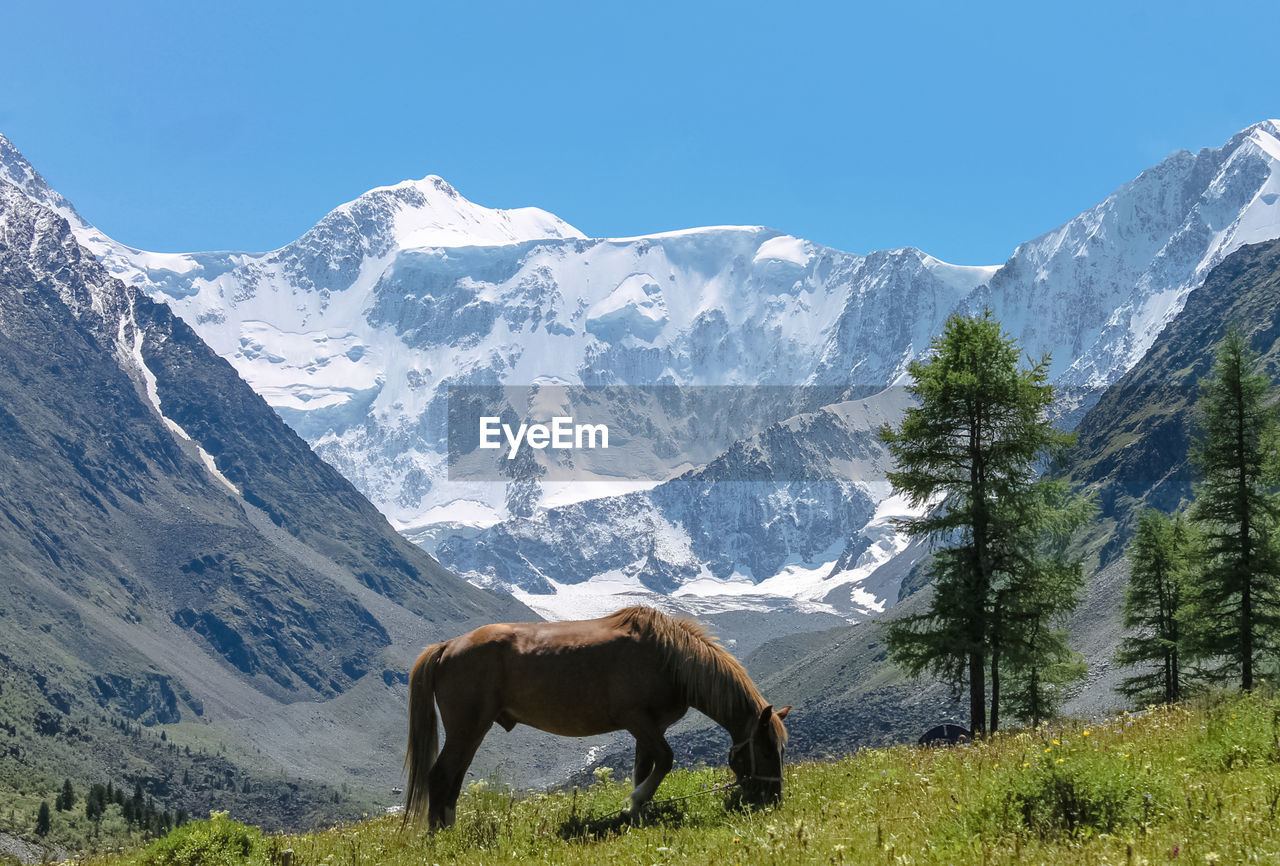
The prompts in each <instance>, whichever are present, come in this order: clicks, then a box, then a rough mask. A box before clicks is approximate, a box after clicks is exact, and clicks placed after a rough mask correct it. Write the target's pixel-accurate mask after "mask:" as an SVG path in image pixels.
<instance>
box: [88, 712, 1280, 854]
mask: <svg viewBox="0 0 1280 866" xmlns="http://www.w3.org/2000/svg"><path fill="white" fill-rule="evenodd" d="M1278 738H1280V700H1278V699H1277V698H1275V697H1274V696H1272V697H1266V698H1263V697H1256V696H1255V697H1243V698H1242V697H1236V696H1232V697H1230V698H1219V699H1217V700H1215V701H1204V702H1202V703H1200V704H1196V705H1190V706H1180V707H1174V708H1168V709H1152V710H1149V711H1147V712H1144V713H1139V714H1134V715H1121V716H1119V717H1115V718H1111V719H1108V720H1106V721H1102V722H1097V723H1089V724H1086V723H1067V724H1059V725H1054V726H1049V725H1045V726H1042V727H1040V728H1037V729H1034V730H1024V731H1018V732H1010V733H1004V734H1000V735H998V736H997V737H996V738H995V739H994V740H993V741H991V742H989V743H981V744H978V745H974V746H963V747H958V748H952V749H921V748H916V747H907V746H899V747H896V748H891V749H875V750H864V751H861V752H859V753H858V754H856V755H853V756H850V757H847V758H845V759H842V760H839V761H835V762H830V763H806V764H799V765H795V766H792V767H789V768H788V770H787V783H786V785H787V787H786V792H785V800H784V802H783V804H782V805H781V806H780V807H779V808H777V809H773V810H765V811H758V812H743V811H738V810H735V809H734V808H732V806H731V805H729V806H727V805H726V804H727V801H728V799H729V797H728V796H727V795H726V794H725V793H723V792H720V791H713V790H710V789H712V788H714V787H715V786H717V785H719V784H721V783H723V782H724V781H725V771H723V770H717V769H706V768H700V769H690V770H684V771H678V772H677V773H676V774H674V775H673V776H672V777H671V778H669V779H668V780H667V781H666V782H665V783H664V784H663V786H662V788H661V789H660V791H659V795H660V797H666V798H671V797H681V796H688V795H693V796H688V799H684V800H680V801H677V802H668V803H666V804H663V805H659V806H657V807H656V809H655V810H654V811H653V813H652V814H651V816H650V818H649V820H648V821H647V822H646V823H644V824H642V825H638V826H630V825H625V824H622V823H620V821H619V819H618V818H617V817H616V816H611V815H610V813H613V812H614V810H616V809H617V808H618V807H620V806H621V805H622V804H623V802H624V797H625V794H626V791H627V787H628V786H627V785H625V784H623V783H620V782H617V781H614V780H612V779H610V778H607V777H606V778H604V779H602V780H601V781H599V782H598V783H596V784H595V785H592V786H591V787H589V788H588V789H585V790H581V791H570V792H563V793H556V794H532V795H528V794H513V793H511V792H509V791H506V790H503V789H502V788H501V787H500V786H497V785H486V784H484V783H475V784H473V785H472V786H471V790H470V792H469V793H468V794H467V795H465V796H464V798H463V801H462V803H461V804H460V807H459V810H458V823H457V825H456V826H454V827H453V828H451V829H449V830H446V831H444V832H441V833H439V834H437V835H435V836H430V835H427V834H425V833H422V832H418V831H407V832H402V831H401V829H400V820H399V818H398V817H396V816H383V817H378V818H373V819H370V820H368V821H365V822H363V823H358V824H354V825H350V826H340V827H334V828H333V829H330V830H326V831H322V832H317V833H312V834H307V835H301V836H284V835H263V834H261V833H260V832H259V831H257V830H254V829H249V828H244V827H242V826H240V825H237V824H235V823H234V822H233V821H232V820H230V819H228V818H226V817H219V818H217V819H215V820H214V821H211V822H208V821H202V822H196V823H194V824H192V825H189V826H188V827H187V828H185V829H184V830H182V831H179V832H176V833H175V834H173V835H171V836H170V837H168V838H166V839H163V840H161V841H159V842H157V843H155V844H153V845H152V846H151V847H150V848H147V849H142V850H138V851H134V852H132V853H128V854H124V855H117V856H104V857H100V858H97V859H91V860H89V861H88V862H89V863H91V864H95V866H156V864H179V863H183V864H185V863H212V862H217V863H228V864H234V863H253V864H270V863H277V862H280V857H281V852H282V851H284V850H285V849H291V850H292V851H293V852H294V855H293V863H294V864H296V866H315V864H322V863H341V864H352V866H358V864H371V866H372V864H379V866H382V864H386V866H395V864H405V866H408V864H420V863H459V864H472V863H473V864H482V863H483V864H496V863H513V864H514V863H529V862H535V861H538V862H550V863H569V864H597V863H671V862H690V863H699V864H707V863H779V864H782V863H786V864H792V863H859V864H862V863H898V864H907V863H973V864H978V863H984V864H988V863H990V864H994V863H1023V862H1036V863H1063V864H1067V863H1071V864H1076V863H1156V862H1161V863H1163V862H1168V861H1170V860H1176V861H1177V862H1187V863H1216V862H1221V863H1236V862H1276V860H1277V858H1280V824H1277V821H1276V810H1277V804H1278V803H1280V739H1278ZM227 850H235V851H236V852H237V853H236V854H234V856H228V857H227V858H226V859H215V858H217V857H218V856H219V855H220V853H223V852H226V851H227Z"/></svg>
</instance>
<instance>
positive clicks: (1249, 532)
mask: <svg viewBox="0 0 1280 866" xmlns="http://www.w3.org/2000/svg"><path fill="white" fill-rule="evenodd" d="M1257 364H1258V358H1257V355H1256V354H1255V353H1254V352H1253V351H1252V350H1251V349H1250V348H1249V345H1248V343H1247V342H1246V341H1245V339H1244V337H1243V336H1241V334H1240V332H1239V331H1238V330H1235V329H1231V330H1229V331H1228V332H1227V335H1226V338H1225V339H1224V340H1223V341H1222V345H1221V347H1220V348H1219V350H1218V356H1217V360H1216V363H1215V365H1214V370H1213V373H1212V375H1211V376H1210V377H1209V378H1208V380H1207V381H1206V382H1205V383H1204V384H1203V385H1202V391H1201V396H1200V400H1199V402H1198V404H1197V409H1198V410H1199V415H1200V425H1201V429H1200V430H1199V431H1198V432H1197V435H1196V438H1195V440H1194V443H1193V446H1192V453H1191V457H1192V464H1193V466H1194V468H1195V470H1196V473H1197V476H1198V480H1197V484H1196V487H1195V503H1194V505H1193V506H1192V510H1191V518H1192V520H1193V521H1195V523H1196V524H1197V526H1198V527H1200V529H1201V532H1202V533H1203V537H1204V546H1203V551H1202V554H1203V560H1202V561H1203V564H1204V565H1203V568H1202V569H1201V570H1200V572H1199V574H1198V575H1197V577H1196V579H1195V581H1194V586H1193V587H1192V592H1191V596H1192V597H1191V600H1190V609H1189V613H1188V616H1187V617H1186V618H1185V623H1186V624H1187V625H1188V626H1190V627H1191V628H1190V629H1189V633H1188V634H1187V635H1186V637H1187V640H1188V644H1189V648H1190V649H1191V650H1192V653H1193V654H1194V655H1195V657H1196V658H1197V659H1198V660H1200V661H1201V662H1203V663H1204V665H1205V669H1206V671H1207V673H1209V675H1210V676H1212V677H1213V678H1215V679H1223V678H1225V677H1227V676H1234V675H1235V674H1236V673H1238V674H1239V676H1240V686H1241V688H1242V689H1244V690H1245V691H1248V690H1251V689H1252V688H1253V686H1254V680H1255V670H1256V665H1257V662H1258V659H1259V657H1260V656H1261V655H1263V654H1264V653H1269V652H1271V651H1273V650H1274V648H1275V646H1276V640H1275V636H1276V631H1277V629H1278V628H1280V594H1278V593H1277V586H1278V585H1280V580H1278V577H1280V564H1278V558H1277V550H1276V538H1275V532H1274V530H1275V526H1276V518H1277V516H1280V514H1278V510H1277V507H1276V499H1275V486H1276V481H1277V476H1278V475H1280V473H1278V472H1277V442H1278V440H1280V437H1278V435H1277V433H1278V427H1277V421H1276V413H1275V409H1274V408H1273V407H1272V406H1270V405H1268V397H1269V392H1270V387H1271V386H1270V382H1269V381H1268V380H1267V377H1266V375H1265V374H1263V373H1260V372H1257V371H1256V367H1257Z"/></svg>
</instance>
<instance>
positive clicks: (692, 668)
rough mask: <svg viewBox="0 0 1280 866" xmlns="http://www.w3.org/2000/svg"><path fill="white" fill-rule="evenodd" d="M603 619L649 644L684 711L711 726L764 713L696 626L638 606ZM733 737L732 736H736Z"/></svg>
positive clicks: (735, 668)
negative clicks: (679, 691) (655, 650)
mask: <svg viewBox="0 0 1280 866" xmlns="http://www.w3.org/2000/svg"><path fill="white" fill-rule="evenodd" d="M604 619H605V621H606V622H608V623H610V624H611V625H614V626H618V627H623V628H630V629H632V630H633V631H635V632H638V633H641V634H644V635H647V636H649V637H650V638H652V639H653V641H654V643H655V644H656V645H657V647H658V651H659V653H660V654H661V655H662V660H663V663H664V666H665V667H667V668H668V669H669V670H670V671H671V673H672V675H673V676H674V677H675V679H676V682H677V683H678V684H679V686H680V688H681V689H682V690H683V691H684V696H685V700H686V701H687V702H688V703H689V705H690V706H692V707H696V708H697V709H699V710H701V711H702V712H704V713H706V714H707V715H708V716H711V717H712V718H714V719H716V720H717V721H719V720H721V719H726V718H730V717H731V716H733V715H734V713H735V712H741V711H742V710H743V709H747V710H755V711H756V712H759V711H760V710H762V709H764V707H765V705H766V703H767V702H766V701H765V699H764V697H763V696H761V694H760V692H759V690H758V689H756V686H755V683H753V682H751V677H750V676H748V675H747V671H746V668H744V667H743V666H742V664H741V663H740V662H739V661H738V660H737V659H735V658H734V657H733V656H731V655H730V654H729V651H728V650H726V649H725V648H724V647H722V646H720V644H719V642H718V641H717V640H716V639H715V638H714V637H712V636H711V635H710V634H708V633H707V628H706V626H704V625H702V624H701V623H699V622H696V621H695V620H692V619H688V618H687V617H675V616H669V615H667V614H665V613H663V612H662V611H660V610H655V609H653V608H651V607H644V606H640V605H637V606H635V607H626V608H623V609H622V610H620V611H617V612H615V613H612V614H609V615H608V616H607V617H605V618H604ZM779 727H781V726H779ZM733 734H734V736H735V737H736V736H738V734H737V732H733ZM783 736H785V734H784V735H783Z"/></svg>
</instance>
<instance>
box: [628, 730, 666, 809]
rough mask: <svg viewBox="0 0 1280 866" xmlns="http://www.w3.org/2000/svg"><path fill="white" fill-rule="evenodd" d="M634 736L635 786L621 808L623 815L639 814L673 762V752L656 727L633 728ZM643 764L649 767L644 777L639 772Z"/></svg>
mask: <svg viewBox="0 0 1280 866" xmlns="http://www.w3.org/2000/svg"><path fill="white" fill-rule="evenodd" d="M631 734H632V736H634V737H635V738H636V787H635V790H633V791H632V792H631V803H630V805H629V806H627V808H625V809H624V810H623V814H624V815H628V816H634V815H639V814H640V810H641V809H643V808H644V806H645V804H646V803H648V802H649V801H650V800H652V799H653V795H654V793H655V792H656V791H657V790H658V786H659V785H661V784H662V780H663V779H665V778H666V777H667V773H670V772H671V765H672V764H673V763H674V762H675V754H674V753H673V752H672V751H671V746H670V745H668V743H667V741H666V738H665V737H663V732H662V731H659V730H657V729H643V730H634V731H632V732H631ZM642 764H643V765H645V766H647V767H648V768H649V770H648V773H646V774H645V776H644V778H643V779H641V778H640V773H641V772H642V770H643V769H644V767H643V766H642Z"/></svg>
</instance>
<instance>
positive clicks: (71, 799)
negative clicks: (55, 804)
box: [62, 779, 76, 812]
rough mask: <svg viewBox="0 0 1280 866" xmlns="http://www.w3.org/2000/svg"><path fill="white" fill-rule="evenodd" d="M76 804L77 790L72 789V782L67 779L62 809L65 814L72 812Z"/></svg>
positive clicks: (63, 790) (63, 787) (64, 785)
mask: <svg viewBox="0 0 1280 866" xmlns="http://www.w3.org/2000/svg"><path fill="white" fill-rule="evenodd" d="M75 804H76V792H75V789H74V788H72V787H71V780H70V779H67V780H65V781H63V783H62V809H63V811H65V812H70V811H71V809H72V807H73V806H75Z"/></svg>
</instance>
